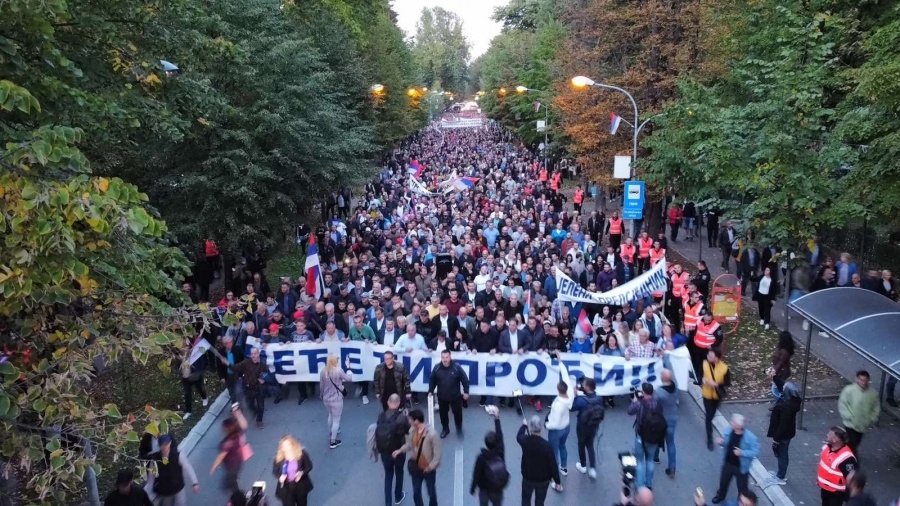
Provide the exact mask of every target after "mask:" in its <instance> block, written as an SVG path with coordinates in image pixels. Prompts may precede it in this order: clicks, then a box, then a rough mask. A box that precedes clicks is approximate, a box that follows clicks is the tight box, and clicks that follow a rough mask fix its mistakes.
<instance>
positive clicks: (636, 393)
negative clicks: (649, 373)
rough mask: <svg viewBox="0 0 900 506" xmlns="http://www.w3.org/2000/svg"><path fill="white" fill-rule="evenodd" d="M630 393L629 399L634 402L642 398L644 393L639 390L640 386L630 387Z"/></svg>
mask: <svg viewBox="0 0 900 506" xmlns="http://www.w3.org/2000/svg"><path fill="white" fill-rule="evenodd" d="M630 391H631V398H632V399H634V400H638V399H641V398H643V397H644V391H643V390H642V389H641V386H640V385H632V386H631V389H630Z"/></svg>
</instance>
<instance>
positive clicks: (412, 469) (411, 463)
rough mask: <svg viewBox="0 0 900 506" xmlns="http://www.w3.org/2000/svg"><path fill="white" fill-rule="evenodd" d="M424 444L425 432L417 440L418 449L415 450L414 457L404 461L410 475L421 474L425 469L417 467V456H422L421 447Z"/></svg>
mask: <svg viewBox="0 0 900 506" xmlns="http://www.w3.org/2000/svg"><path fill="white" fill-rule="evenodd" d="M423 446H425V433H424V432H423V433H422V439H420V440H419V450H418V451H417V452H416V458H415V459H413V460H407V461H406V467H407V469H409V475H410V476H422V475H423V474H425V471H424V470H423V469H422V468H421V467H419V457H421V456H422V447H423Z"/></svg>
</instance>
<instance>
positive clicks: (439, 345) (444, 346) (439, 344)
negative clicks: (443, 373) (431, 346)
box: [435, 339, 447, 353]
mask: <svg viewBox="0 0 900 506" xmlns="http://www.w3.org/2000/svg"><path fill="white" fill-rule="evenodd" d="M446 349H447V341H446V340H444V341H441V340H440V339H438V342H437V346H436V349H435V351H437V352H438V353H440V352H442V351H444V350H446Z"/></svg>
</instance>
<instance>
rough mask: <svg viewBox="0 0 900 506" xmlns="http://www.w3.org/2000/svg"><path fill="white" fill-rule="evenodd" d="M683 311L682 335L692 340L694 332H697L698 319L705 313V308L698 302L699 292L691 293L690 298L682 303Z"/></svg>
mask: <svg viewBox="0 0 900 506" xmlns="http://www.w3.org/2000/svg"><path fill="white" fill-rule="evenodd" d="M683 309H684V334H685V335H687V337H688V339H693V338H694V332H695V331H696V330H697V324H698V323H700V318H702V317H703V313H704V312H706V307H705V306H704V305H703V302H701V301H700V292H698V291H693V292H691V296H690V297H689V298H688V300H686V301H684V304H683Z"/></svg>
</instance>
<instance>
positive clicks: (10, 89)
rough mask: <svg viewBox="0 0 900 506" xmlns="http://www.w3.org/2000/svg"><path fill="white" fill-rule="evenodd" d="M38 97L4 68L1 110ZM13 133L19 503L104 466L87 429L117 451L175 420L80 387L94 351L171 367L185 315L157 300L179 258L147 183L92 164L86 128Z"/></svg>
mask: <svg viewBox="0 0 900 506" xmlns="http://www.w3.org/2000/svg"><path fill="white" fill-rule="evenodd" d="M41 111H42V109H41V104H40V102H39V101H38V100H37V99H36V98H35V97H34V96H33V95H31V93H30V92H29V91H28V90H27V89H25V88H23V87H20V86H18V85H17V84H15V83H13V82H12V81H9V80H0V118H2V119H3V120H4V121H5V122H6V124H10V123H15V124H22V125H24V124H28V123H30V122H32V121H34V120H35V118H37V117H39V115H40V114H41ZM16 137H17V138H19V140H17V141H12V142H8V143H7V144H6V145H5V147H4V148H2V149H0V234H2V235H3V236H4V241H3V242H2V243H0V287H2V288H0V292H2V293H0V328H2V329H3V332H2V333H0V349H2V350H3V351H2V356H0V380H2V383H0V441H2V443H0V455H2V460H3V461H4V462H6V463H9V464H11V465H12V467H13V468H14V469H16V472H18V473H20V476H21V477H22V478H23V481H24V486H23V487H22V489H21V490H20V491H19V494H20V497H19V499H21V501H22V502H23V503H25V504H41V505H44V504H46V505H50V504H54V505H55V504H67V503H70V502H71V501H72V500H74V499H75V498H77V496H78V495H79V493H78V492H76V493H75V494H74V495H75V497H73V495H72V491H73V490H74V491H81V490H83V488H82V486H81V483H80V481H81V479H82V478H83V476H84V475H85V473H88V472H93V473H97V472H100V471H101V470H100V469H99V466H98V465H97V464H96V463H95V462H94V461H93V459H91V458H89V457H88V456H86V455H85V453H84V452H83V448H82V444H81V442H82V441H83V440H84V439H87V440H90V441H92V442H93V444H94V446H95V447H103V448H105V449H108V450H109V451H111V452H119V451H121V449H122V448H123V446H124V445H125V444H126V443H128V442H135V441H137V439H138V437H139V434H140V433H141V432H143V430H144V429H145V427H146V426H147V425H148V424H150V425H151V426H152V428H153V429H155V430H165V427H166V425H168V424H171V423H174V422H175V421H176V420H180V417H179V416H178V415H177V414H175V413H172V412H169V411H156V410H153V409H152V408H151V407H149V406H148V408H147V409H146V410H144V411H142V412H139V413H123V412H120V411H119V409H118V408H117V407H116V406H115V405H112V404H108V405H105V406H97V405H95V404H94V402H93V401H92V399H91V395H90V391H89V388H88V387H89V385H90V382H91V380H92V378H93V376H94V363H95V360H97V359H100V358H102V359H103V360H105V361H108V362H116V361H118V360H121V359H123V358H124V357H129V358H131V359H133V360H135V361H138V362H141V363H144V364H146V363H147V362H149V361H153V362H158V363H159V365H160V367H161V369H162V370H167V368H168V364H169V359H170V352H171V348H172V347H175V348H181V347H182V346H184V342H185V341H184V336H183V334H182V331H181V330H180V329H182V328H184V327H185V324H186V323H188V321H189V320H187V319H186V318H185V317H184V315H182V314H181V313H180V311H179V310H174V309H172V307H170V306H169V304H168V303H167V302H166V301H169V300H177V297H178V290H177V285H176V279H177V277H179V276H181V275H183V274H184V273H185V271H186V268H187V263H186V261H185V258H184V256H183V255H182V254H181V253H180V251H179V250H178V249H175V248H173V247H172V246H171V245H170V244H169V240H168V236H167V229H166V226H165V224H164V223H163V222H162V221H160V220H159V218H158V217H156V216H154V214H153V212H152V211H149V210H148V209H147V208H146V202H147V196H146V195H144V194H143V193H140V192H139V191H138V189H137V188H136V187H134V186H132V185H130V184H127V183H125V182H124V181H122V180H121V179H117V178H112V179H108V178H104V177H95V176H92V175H91V172H90V169H89V165H88V162H87V159H86V158H85V157H84V155H83V154H82V153H81V152H80V151H79V150H78V148H77V144H78V143H80V142H82V141H83V140H84V132H83V131H81V130H80V129H77V128H71V127H66V126H56V125H42V126H39V127H35V128H34V129H33V130H31V131H30V132H25V131H24V130H20V131H18V132H17V133H16ZM187 327H188V329H190V326H189V325H188V326H187ZM82 438H83V439H82Z"/></svg>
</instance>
